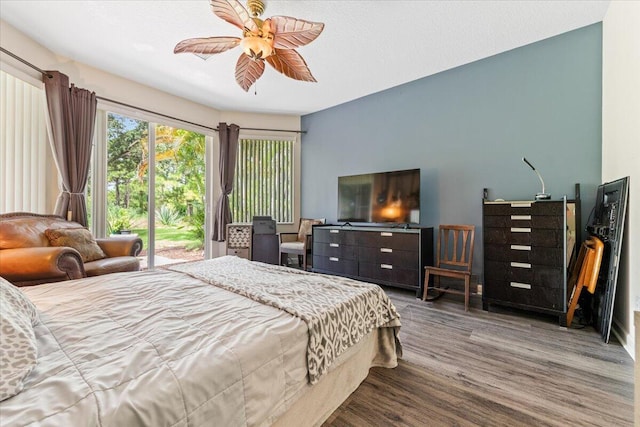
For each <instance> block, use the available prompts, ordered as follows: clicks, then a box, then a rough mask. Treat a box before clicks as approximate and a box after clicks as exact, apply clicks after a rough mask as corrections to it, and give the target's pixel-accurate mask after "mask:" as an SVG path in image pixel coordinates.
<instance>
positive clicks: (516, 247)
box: [511, 245, 531, 251]
mask: <svg viewBox="0 0 640 427" xmlns="http://www.w3.org/2000/svg"><path fill="white" fill-rule="evenodd" d="M511 249H513V250H514V251H530V250H531V246H527V245H511Z"/></svg>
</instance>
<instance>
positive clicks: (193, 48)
mask: <svg viewBox="0 0 640 427" xmlns="http://www.w3.org/2000/svg"><path fill="white" fill-rule="evenodd" d="M240 40H241V39H240V38H238V37H202V38H195V39H186V40H182V41H181V42H180V43H178V44H177V45H176V47H175V48H174V49H173V53H184V52H190V53H193V54H195V55H197V56H199V57H200V58H202V59H208V58H209V57H210V56H211V55H214V54H216V53H221V52H224V51H227V50H229V49H231V48H234V47H236V46H238V45H239V44H240Z"/></svg>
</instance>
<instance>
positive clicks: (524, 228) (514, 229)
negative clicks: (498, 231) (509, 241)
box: [511, 227, 531, 233]
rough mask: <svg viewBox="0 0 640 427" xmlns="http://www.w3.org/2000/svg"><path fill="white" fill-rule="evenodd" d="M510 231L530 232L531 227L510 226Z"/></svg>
mask: <svg viewBox="0 0 640 427" xmlns="http://www.w3.org/2000/svg"><path fill="white" fill-rule="evenodd" d="M511 232H512V233H531V228H529V227H511Z"/></svg>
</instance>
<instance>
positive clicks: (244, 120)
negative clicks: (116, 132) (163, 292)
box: [0, 21, 300, 256]
mask: <svg viewBox="0 0 640 427" xmlns="http://www.w3.org/2000/svg"><path fill="white" fill-rule="evenodd" d="M0 40H1V41H2V47H3V48H5V49H7V50H8V51H10V52H12V53H14V54H15V55H17V56H19V57H21V58H22V59H24V60H26V61H28V62H30V63H32V64H33V65H35V66H37V67H39V68H41V69H43V70H58V71H60V72H62V73H64V74H66V75H68V76H69V80H70V82H71V83H73V84H75V85H76V86H77V87H81V88H84V89H88V90H91V91H95V92H96V95H98V96H99V97H102V98H107V99H111V100H114V101H117V102H120V103H125V104H129V105H133V106H135V107H138V108H143V109H146V110H150V111H154V112H156V113H160V114H164V115H168V116H172V117H176V118H178V119H183V120H187V121H190V122H193V123H198V124H200V125H203V126H207V127H213V128H215V127H216V126H217V125H218V123H219V122H227V123H236V124H237V125H239V126H240V127H241V128H242V127H252V128H268V129H291V130H300V116H294V115H269V114H254V113H244V112H231V111H221V110H217V109H214V108H211V107H208V106H204V105H202V104H198V103H195V102H191V101H189V100H187V99H184V98H180V97H177V96H174V95H170V94H168V93H166V92H162V91H159V90H157V89H153V88H151V87H148V86H145V85H143V84H140V83H137V82H134V81H131V80H127V79H125V78H122V77H119V76H116V75H114V74H110V73H107V72H104V71H102V70H99V69H96V68H93V67H90V66H88V65H85V64H82V63H79V62H75V61H73V60H70V59H69V58H65V57H62V56H59V55H57V54H55V53H54V52H51V51H49V50H48V49H46V48H45V47H43V46H41V45H40V44H38V43H37V42H35V41H34V40H32V39H31V38H29V37H27V36H26V35H24V34H23V33H21V32H20V31H18V30H17V29H15V28H14V27H12V26H11V25H9V24H8V23H6V22H5V21H0ZM1 59H2V61H3V62H6V63H8V64H9V65H10V66H13V67H15V68H18V69H20V70H22V71H24V72H25V73H27V74H28V75H30V76H31V77H33V78H36V79H39V80H40V79H41V75H40V74H39V73H38V72H37V71H34V70H32V69H30V68H29V67H27V66H25V65H24V64H22V63H20V62H19V61H16V60H15V59H13V58H11V57H10V56H8V55H5V54H2V56H1ZM254 135H255V133H254ZM259 135H261V136H265V135H269V136H271V135H272V134H270V133H269V132H264V133H259ZM280 135H282V134H280ZM285 135H286V134H285ZM297 141H298V142H299V141H300V139H299V138H298V140H297ZM214 144H215V146H214V147H213V149H212V150H211V151H212V157H213V159H212V165H213V166H214V167H213V168H211V169H212V176H211V177H210V179H212V182H213V183H214V186H213V190H214V194H213V197H212V200H213V204H214V207H215V201H216V200H217V198H218V196H219V194H220V186H219V184H218V182H219V178H218V172H217V171H218V167H217V165H218V148H217V144H218V141H217V133H215V135H214ZM297 145H298V147H299V145H300V144H299V143H298V144H297ZM296 160H297V164H298V165H299V164H300V161H299V160H300V154H299V149H298V151H297V159H296ZM298 167H299V166H298ZM299 177H300V174H299V169H298V172H297V175H296V181H298V188H297V189H296V194H295V203H294V206H295V207H296V210H295V212H294V216H295V217H296V218H297V217H298V216H299V214H300V212H299V206H300V196H299V193H300V192H299ZM52 200H53V203H54V204H55V195H54V196H53V198H52ZM53 207H54V206H51V211H53ZM222 247H223V246H221V245H214V247H213V251H212V256H216V255H217V253H218V251H219V250H221V249H222Z"/></svg>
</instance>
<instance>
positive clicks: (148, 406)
mask: <svg viewBox="0 0 640 427" xmlns="http://www.w3.org/2000/svg"><path fill="white" fill-rule="evenodd" d="M23 291H24V292H25V293H26V294H27V296H28V297H29V298H30V299H31V300H32V301H33V302H34V303H35V304H36V306H37V307H38V309H39V311H40V320H41V323H40V324H38V325H37V326H36V327H35V329H36V338H37V340H38V364H37V365H36V367H35V369H34V371H33V372H32V373H31V374H30V375H29V377H28V378H27V379H26V382H25V389H24V390H23V391H22V392H21V393H20V394H18V395H16V396H14V397H12V398H10V399H7V400H5V401H3V402H1V403H0V425H2V426H3V427H8V426H22V425H30V424H33V425H43V426H76V425H81V426H93V425H96V426H97V425H102V426H123V427H124V426H127V427H129V426H135V425H145V426H199V425H208V426H238V425H265V424H270V423H272V422H273V421H274V420H275V419H276V418H277V417H278V415H280V414H281V413H282V412H283V411H284V410H285V409H286V407H287V406H288V404H289V403H290V402H291V400H292V399H294V397H295V395H296V393H297V392H299V391H300V390H301V389H302V388H303V387H305V386H306V384H307V363H306V357H305V354H306V347H307V339H308V333H307V327H306V325H305V324H304V322H303V321H301V320H300V319H298V318H296V317H293V316H291V315H289V314H287V313H285V312H283V311H281V310H278V309H276V308H273V307H269V306H266V305H263V304H260V303H257V302H254V301H251V300H250V299H247V298H244V297H242V296H238V295H236V294H234V293H231V292H228V291H225V290H222V289H219V288H217V287H215V286H211V285H210V284H206V283H204V282H201V281H199V280H197V279H193V278H190V277H188V276H185V275H183V274H181V273H175V272H166V271H157V272H139V273H119V274H115V275H107V276H102V277H96V278H89V279H82V280H74V281H69V282H61V283H54V284H48V285H41V286H34V287H30V288H23ZM265 385H266V387H265Z"/></svg>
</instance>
